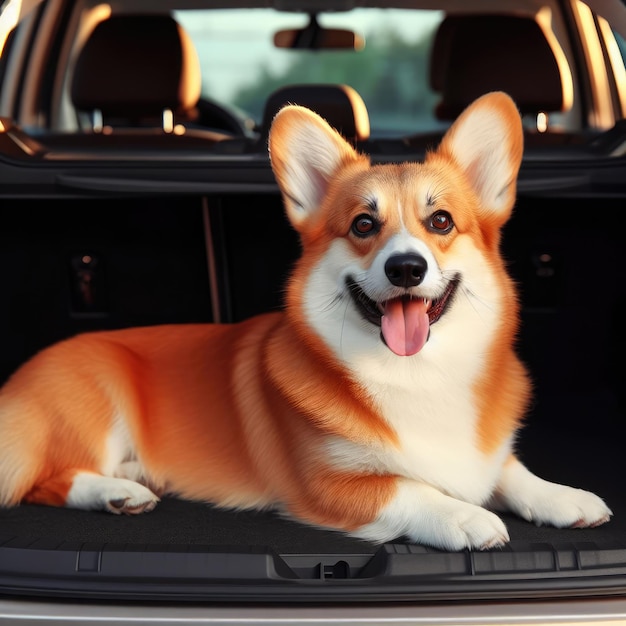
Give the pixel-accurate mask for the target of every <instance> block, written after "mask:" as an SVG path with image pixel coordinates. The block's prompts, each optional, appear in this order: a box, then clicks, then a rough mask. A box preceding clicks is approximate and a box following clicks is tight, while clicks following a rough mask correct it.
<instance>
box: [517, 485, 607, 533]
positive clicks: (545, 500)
mask: <svg viewBox="0 0 626 626" xmlns="http://www.w3.org/2000/svg"><path fill="white" fill-rule="evenodd" d="M511 508H513V509H514V512H516V513H517V514H518V515H519V516H520V517H523V518H524V519H526V520H528V521H529V522H534V523H535V524H536V525H537V526H543V525H549V526H556V527H557V528H587V527H593V526H600V525H601V524H605V523H606V522H608V521H609V519H610V518H611V515H613V513H612V511H611V509H609V507H608V506H607V505H606V504H605V503H604V501H603V500H602V499H601V498H599V497H598V496H596V495H595V494H594V493H591V492H590V491H584V490H583V489H575V488H573V487H567V486H565V485H558V484H555V483H545V484H544V485H542V486H541V488H540V489H537V490H536V492H534V493H531V494H526V496H525V498H524V499H523V500H521V501H520V502H518V503H517V506H516V507H511ZM515 508H517V511H515Z"/></svg>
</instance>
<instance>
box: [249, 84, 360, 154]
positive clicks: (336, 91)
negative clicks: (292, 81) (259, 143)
mask: <svg viewBox="0 0 626 626" xmlns="http://www.w3.org/2000/svg"><path fill="white" fill-rule="evenodd" d="M287 104H299V105H301V106H304V107H307V108H309V109H311V110H312V111H315V112H316V113H317V114H318V115H320V116H321V117H323V118H324V119H325V120H326V121H327V122H328V123H329V124H330V125H331V126H333V127H334V128H335V129H337V130H338V131H339V132H340V133H341V134H342V135H343V136H344V137H345V138H346V139H347V140H348V141H351V142H352V143H355V142H357V141H365V140H367V139H368V138H369V136H370V122H369V115H368V113H367V107H366V106H365V103H364V102H363V99H362V98H361V96H360V95H359V94H358V93H357V92H356V91H355V90H354V89H353V88H352V87H349V86H348V85H335V84H312V85H305V84H302V85H287V86H285V87H281V88H279V89H277V90H276V91H274V92H273V93H272V94H271V95H270V97H269V98H268V99H267V101H266V103H265V109H264V112H263V122H262V125H261V135H262V139H263V140H266V139H267V135H268V133H269V128H270V126H271V124H272V120H273V119H274V116H275V115H276V113H278V111H279V110H280V109H281V108H282V107H283V106H285V105H287Z"/></svg>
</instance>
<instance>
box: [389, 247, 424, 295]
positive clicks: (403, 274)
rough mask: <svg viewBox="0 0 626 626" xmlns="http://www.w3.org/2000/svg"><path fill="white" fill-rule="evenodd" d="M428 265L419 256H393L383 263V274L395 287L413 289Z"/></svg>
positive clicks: (420, 280) (421, 279)
mask: <svg viewBox="0 0 626 626" xmlns="http://www.w3.org/2000/svg"><path fill="white" fill-rule="evenodd" d="M427 269H428V263H426V259H425V258H424V257H423V256H421V255H419V254H414V253H410V254H395V255H394V256H391V257H389V258H388V259H387V262H386V263H385V274H387V278H388V279H389V281H390V282H391V283H392V284H393V285H395V286H396V287H405V288H407V287H415V286H416V285H419V284H420V283H421V282H422V281H423V280H424V276H425V275H426V270H427Z"/></svg>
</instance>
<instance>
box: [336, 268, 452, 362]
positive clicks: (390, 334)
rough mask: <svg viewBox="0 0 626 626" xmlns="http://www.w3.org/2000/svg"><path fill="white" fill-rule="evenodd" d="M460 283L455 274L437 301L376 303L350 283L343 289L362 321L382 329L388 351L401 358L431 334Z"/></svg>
mask: <svg viewBox="0 0 626 626" xmlns="http://www.w3.org/2000/svg"><path fill="white" fill-rule="evenodd" d="M459 283H460V276H459V275H458V274H457V275H456V276H455V277H454V278H452V279H451V280H450V281H448V285H447V287H446V289H445V291H444V292H443V294H442V295H441V297H439V298H437V299H436V300H426V299H424V298H416V297H412V296H410V295H405V296H400V297H398V298H392V299H391V300H384V301H382V302H376V301H374V300H372V299H371V298H369V297H368V296H366V295H365V292H364V291H363V289H361V287H359V285H358V284H357V283H356V282H355V281H354V280H353V279H352V278H348V279H347V280H346V286H347V287H348V290H349V292H350V295H351V296H352V299H353V300H354V303H355V304H356V307H357V309H358V310H359V312H360V313H361V315H362V316H363V318H364V319H366V320H367V321H368V322H371V323H372V324H376V325H377V326H380V327H381V335H382V339H383V341H384V342H385V344H386V345H387V346H388V347H389V349H390V350H392V351H393V352H395V353H396V354H398V355H400V356H410V355H412V354H416V353H417V352H419V351H420V350H421V349H422V348H423V347H424V344H425V343H426V341H428V336H429V334H430V326H431V325H432V324H434V323H435V322H437V321H438V320H439V319H440V318H441V316H442V315H443V314H444V313H445V312H446V310H447V309H448V306H449V305H450V303H451V302H452V299H453V296H454V294H455V292H456V290H457V287H458V286H459Z"/></svg>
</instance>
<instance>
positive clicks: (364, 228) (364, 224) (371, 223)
mask: <svg viewBox="0 0 626 626" xmlns="http://www.w3.org/2000/svg"><path fill="white" fill-rule="evenodd" d="M351 228H352V232H353V233H354V234H355V235H356V236H357V237H367V236H368V235H373V234H374V233H375V232H376V231H377V230H378V223H377V222H376V220H375V219H374V218H373V217H372V216H371V215H368V214H367V213H363V214H362V215H358V216H357V217H355V218H354V221H353V222H352V227H351Z"/></svg>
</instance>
